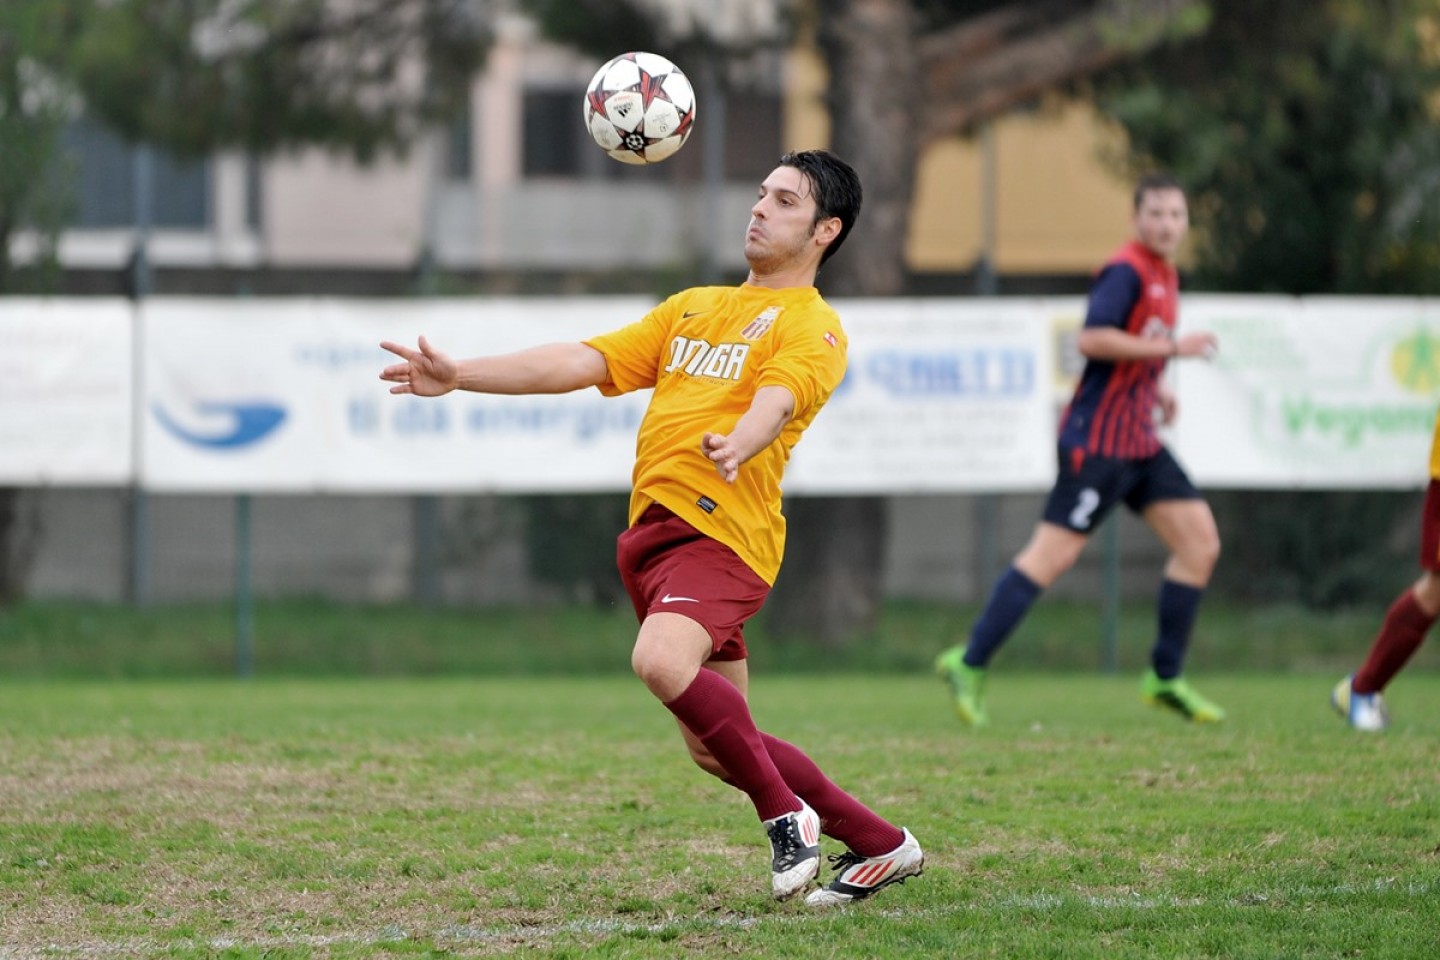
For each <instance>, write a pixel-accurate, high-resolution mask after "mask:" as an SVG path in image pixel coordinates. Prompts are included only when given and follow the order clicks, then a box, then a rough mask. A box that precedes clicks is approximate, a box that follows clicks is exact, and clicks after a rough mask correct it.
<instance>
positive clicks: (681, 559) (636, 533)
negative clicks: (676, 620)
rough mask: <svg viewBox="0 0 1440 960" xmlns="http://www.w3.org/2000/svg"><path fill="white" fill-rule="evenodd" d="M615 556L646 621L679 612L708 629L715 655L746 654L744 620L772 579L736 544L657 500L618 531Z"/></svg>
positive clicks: (761, 599)
mask: <svg viewBox="0 0 1440 960" xmlns="http://www.w3.org/2000/svg"><path fill="white" fill-rule="evenodd" d="M615 560H616V563H617V564H619V567H620V579H621V581H622V582H623V583H624V584H625V591H626V592H627V593H629V594H630V602H631V603H633V604H634V605H635V615H636V616H637V617H639V618H640V621H641V622H642V623H643V622H644V621H645V618H646V617H648V616H649V615H650V614H652V613H678V614H680V615H681V616H685V617H689V618H690V619H691V620H694V621H695V622H696V623H698V624H700V626H702V627H704V628H705V630H706V632H708V633H709V634H710V646H711V650H712V651H713V652H712V654H711V656H710V659H711V660H744V659H745V658H746V656H747V652H746V649H745V634H744V632H743V628H744V626H745V621H747V620H749V619H750V618H751V617H753V616H755V614H756V613H757V612H759V610H760V607H761V606H763V605H764V603H765V598H766V597H767V596H769V594H770V585H769V584H768V583H766V582H765V581H764V580H762V579H761V578H760V576H759V574H757V573H756V572H755V571H754V570H751V569H750V568H749V567H748V566H746V565H745V561H743V560H741V559H740V557H739V556H737V555H736V553H735V551H734V550H731V549H730V548H729V547H727V546H725V544H723V543H721V542H720V541H718V540H712V539H710V538H709V537H707V536H705V535H704V534H703V533H701V532H700V531H698V530H696V529H695V528H694V527H692V526H690V524H688V523H686V522H685V521H684V520H682V519H680V518H679V517H677V516H676V515H675V514H673V513H671V512H670V511H669V510H668V509H666V508H665V507H662V506H660V505H659V504H658V503H657V504H651V505H650V507H649V508H648V509H647V510H646V511H645V512H644V513H643V514H642V515H641V516H640V520H639V521H638V522H637V523H636V524H635V525H634V526H633V527H631V528H630V529H629V530H626V531H625V532H624V533H622V534H620V536H619V538H618V539H617V540H616V542H615Z"/></svg>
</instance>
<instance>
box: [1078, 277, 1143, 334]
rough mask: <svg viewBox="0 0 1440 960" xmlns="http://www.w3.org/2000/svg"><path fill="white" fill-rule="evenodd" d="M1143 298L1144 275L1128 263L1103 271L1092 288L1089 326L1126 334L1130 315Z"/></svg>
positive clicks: (1087, 320) (1088, 315)
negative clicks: (1141, 279) (1142, 281)
mask: <svg viewBox="0 0 1440 960" xmlns="http://www.w3.org/2000/svg"><path fill="white" fill-rule="evenodd" d="M1139 298H1140V274H1139V273H1137V272H1136V271H1135V268H1134V267H1132V266H1131V265H1130V264H1128V263H1112V264H1110V265H1109V266H1107V267H1105V269H1103V270H1101V271H1100V275H1099V276H1098V277H1096V278H1095V283H1094V284H1093V285H1092V286H1091V287H1090V305H1089V307H1088V308H1087V310H1086V311H1085V326H1087V327H1116V328H1118V329H1120V330H1124V329H1125V326H1126V324H1127V323H1128V322H1129V320H1130V311H1131V310H1132V309H1133V308H1134V306H1135V301H1136V300H1138V299H1139Z"/></svg>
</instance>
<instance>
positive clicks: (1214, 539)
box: [1178, 530, 1220, 579]
mask: <svg viewBox="0 0 1440 960" xmlns="http://www.w3.org/2000/svg"><path fill="white" fill-rule="evenodd" d="M1178 556H1179V560H1180V562H1181V564H1183V565H1184V566H1185V567H1186V569H1188V570H1190V571H1191V572H1192V573H1193V574H1194V575H1196V576H1200V577H1204V578H1206V579H1208V578H1209V576H1210V574H1211V572H1213V571H1214V569H1215V565H1216V564H1217V563H1219V562H1220V534H1219V533H1217V532H1215V531H1214V530H1211V531H1208V532H1207V533H1205V534H1203V535H1199V536H1195V537H1192V538H1190V540H1189V541H1188V542H1186V543H1185V545H1184V548H1183V549H1182V550H1180V551H1179V553H1178Z"/></svg>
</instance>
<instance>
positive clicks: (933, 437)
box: [785, 299, 1055, 494]
mask: <svg viewBox="0 0 1440 960" xmlns="http://www.w3.org/2000/svg"><path fill="white" fill-rule="evenodd" d="M835 306H836V308H837V309H838V310H839V311H840V316H841V318H842V320H843V322H844V324H845V329H846V332H847V333H848V334H849V336H850V354H849V372H848V373H847V375H846V377H845V381H844V382H843V383H842V384H841V386H840V389H839V390H838V391H836V394H835V396H834V397H832V398H831V400H830V403H829V404H828V405H827V406H826V407H825V409H824V410H823V411H821V413H820V416H819V417H818V418H816V420H815V422H814V424H812V425H811V427H810V429H809V430H807V431H806V432H805V435H804V437H802V438H801V440H800V443H799V444H798V445H797V446H796V447H795V452H794V454H793V456H792V459H791V464H790V468H789V469H788V470H787V471H786V479H785V489H786V490H787V491H792V492H797V493H801V492H803V493H812V494H842V493H857V494H858V493H875V494H885V493H893V494H902V493H932V492H956V491H967V492H968V491H997V490H1040V489H1044V488H1045V487H1047V486H1048V485H1049V484H1050V483H1051V482H1052V481H1053V480H1054V479H1055V429H1054V411H1053V402H1052V399H1051V369H1052V367H1053V360H1052V336H1051V328H1050V322H1049V317H1048V315H1047V313H1046V311H1045V310H1044V309H1043V304H1042V303H1041V302H1039V301H1033V300H998V299H996V300H949V299H947V300H851V301H837V302H836V304H835Z"/></svg>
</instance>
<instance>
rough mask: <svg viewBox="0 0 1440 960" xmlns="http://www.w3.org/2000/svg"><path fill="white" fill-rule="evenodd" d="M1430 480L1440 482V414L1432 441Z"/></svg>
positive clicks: (1436, 419)
mask: <svg viewBox="0 0 1440 960" xmlns="http://www.w3.org/2000/svg"><path fill="white" fill-rule="evenodd" d="M1430 479H1431V480H1440V413H1437V414H1436V416H1435V436H1434V437H1432V438H1431V440H1430Z"/></svg>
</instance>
